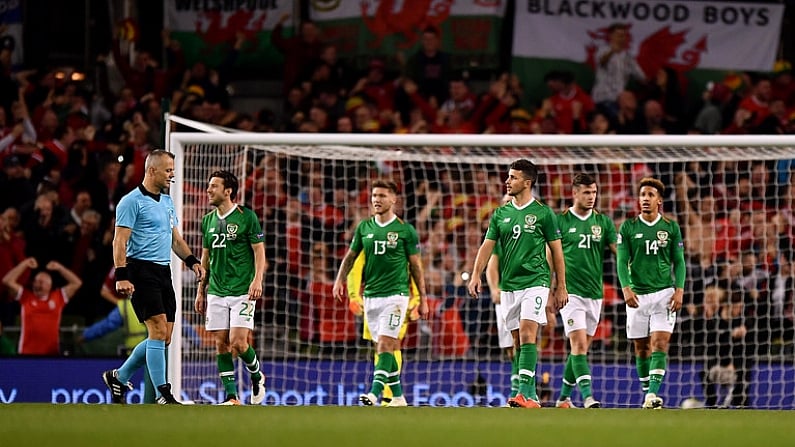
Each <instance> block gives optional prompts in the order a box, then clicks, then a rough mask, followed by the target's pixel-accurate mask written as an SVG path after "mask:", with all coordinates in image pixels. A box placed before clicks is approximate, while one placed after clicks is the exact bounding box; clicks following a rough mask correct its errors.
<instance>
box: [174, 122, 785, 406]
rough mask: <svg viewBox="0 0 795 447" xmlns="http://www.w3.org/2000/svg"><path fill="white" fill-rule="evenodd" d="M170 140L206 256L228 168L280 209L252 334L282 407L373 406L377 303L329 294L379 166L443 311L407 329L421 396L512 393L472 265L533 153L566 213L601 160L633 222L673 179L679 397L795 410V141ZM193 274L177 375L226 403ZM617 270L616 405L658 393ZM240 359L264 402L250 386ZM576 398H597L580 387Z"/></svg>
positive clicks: (437, 401) (555, 347) (611, 302)
mask: <svg viewBox="0 0 795 447" xmlns="http://www.w3.org/2000/svg"><path fill="white" fill-rule="evenodd" d="M169 140H170V150H171V151H173V152H174V153H175V154H176V169H177V183H176V184H175V185H174V186H173V187H172V189H173V191H172V195H173V196H174V199H175V203H176V205H177V207H178V209H179V213H180V215H181V225H182V231H183V233H184V235H185V238H186V240H187V242H188V243H189V244H190V245H191V247H192V248H193V250H194V252H195V253H200V249H201V234H200V222H201V217H202V216H203V215H204V214H205V213H206V212H208V211H209V210H210V206H209V204H208V202H207V197H206V193H205V189H206V185H207V181H208V176H209V175H210V173H211V172H212V171H214V170H216V169H226V170H230V171H232V172H233V173H235V174H236V175H237V176H238V177H239V178H240V180H241V191H240V194H239V197H240V200H239V201H241V202H244V203H245V204H247V205H248V206H250V207H251V208H253V209H254V211H255V212H256V213H257V214H258V215H259V217H260V219H261V221H262V225H263V230H264V233H265V235H266V257H267V259H268V263H269V268H268V271H267V273H266V277H265V287H264V290H265V293H264V298H263V299H262V300H261V301H260V302H259V303H258V308H257V314H256V320H257V321H256V326H255V331H254V337H253V340H252V345H253V346H254V347H255V349H256V351H257V353H258V355H259V357H260V360H261V364H262V370H263V372H264V373H265V374H266V375H267V377H268V383H267V388H268V391H267V396H266V401H265V404H267V405H306V404H312V405H357V397H358V395H359V394H360V393H362V392H366V389H365V386H369V383H370V379H371V374H372V369H373V366H372V363H373V354H374V349H373V345H372V343H371V342H370V341H366V340H363V339H362V336H361V330H362V320H361V317H359V316H356V315H354V314H353V313H352V312H351V311H350V310H349V307H348V303H338V302H336V301H335V300H334V299H333V297H332V293H331V289H332V285H333V281H334V276H335V274H336V271H337V269H338V267H339V265H340V261H341V259H342V256H343V255H344V254H345V252H346V250H347V246H348V243H349V241H350V235H351V231H352V230H353V228H355V225H356V223H358V222H359V221H360V220H361V219H363V218H365V217H367V216H368V215H369V213H370V211H369V209H370V208H369V192H370V186H369V185H370V182H371V181H372V180H373V179H375V178H388V179H391V180H394V181H395V182H396V183H397V184H398V185H399V188H400V200H399V202H398V205H397V211H398V214H399V215H400V216H401V217H402V218H403V219H405V220H407V221H408V222H410V223H412V224H413V225H414V226H415V227H416V228H417V231H418V234H419V236H420V239H421V243H422V258H423V265H424V268H425V273H426V282H427V285H428V296H429V302H430V308H431V318H430V319H429V320H428V321H412V322H411V323H410V324H409V326H408V330H407V333H406V336H405V338H404V339H403V341H402V347H403V358H404V364H403V370H402V382H403V384H404V390H405V391H406V394H407V399H408V402H409V405H432V406H477V405H486V406H501V405H503V404H505V401H506V398H507V396H508V394H509V390H510V362H509V361H508V360H507V358H506V356H505V354H504V352H503V350H502V349H501V347H500V342H499V333H498V327H497V318H496V316H495V311H494V305H493V303H492V301H491V299H490V295H489V293H488V291H487V290H486V291H485V292H484V293H483V294H482V296H481V298H480V299H479V300H472V299H470V298H469V297H468V296H467V293H466V288H465V285H466V284H465V282H464V281H463V280H462V273H467V272H468V270H469V269H471V266H472V264H473V261H474V258H475V254H476V252H477V249H478V247H479V246H480V244H481V242H482V239H483V235H484V231H485V228H486V226H487V225H488V219H489V217H490V215H491V213H492V211H493V210H494V208H495V207H497V206H499V204H500V203H501V200H502V197H503V194H504V190H505V188H504V180H505V177H506V173H507V170H508V166H509V165H510V163H511V162H512V161H514V160H516V159H518V158H527V159H530V160H532V161H533V162H534V163H535V164H536V165H538V166H539V171H540V178H539V180H538V182H537V185H536V187H535V189H534V196H535V197H536V198H538V199H539V200H541V201H542V202H543V203H545V204H547V205H549V206H550V207H552V208H553V209H555V210H556V211H562V210H563V209H565V208H567V207H568V206H570V205H571V180H572V176H573V174H574V173H577V172H587V173H590V174H593V175H594V176H595V177H596V178H597V179H598V186H599V197H598V199H597V208H598V210H599V211H600V212H602V213H603V214H605V215H607V216H609V217H610V218H612V219H613V221H614V223H615V224H616V226H617V227H618V226H620V224H621V222H623V221H624V220H625V219H628V218H632V217H633V216H635V215H636V213H637V211H638V203H637V197H636V191H637V185H638V181H639V180H640V179H641V178H642V177H646V176H654V177H657V178H659V179H661V180H662V181H663V183H664V184H665V185H666V188H667V189H666V193H665V198H664V213H665V215H666V216H667V217H669V218H672V219H675V220H676V221H678V222H679V223H680V225H681V227H682V231H683V233H684V240H685V252H686V263H687V281H686V290H685V297H684V308H683V310H682V311H681V312H679V314H678V316H677V324H676V328H675V330H674V335H673V337H672V340H671V346H670V350H669V360H668V368H667V373H666V376H665V379H664V382H663V386H662V389H661V392H660V394H661V396H662V397H663V398H664V399H665V402H666V406H669V407H676V406H680V405H682V404H684V405H686V406H693V405H696V406H698V405H702V404H704V403H705V402H706V403H707V404H709V405H718V406H720V405H729V406H749V407H754V408H793V407H795V365H794V364H793V363H794V360H793V359H794V357H793V305H794V303H793V277H795V273H793V269H792V258H793V252H792V246H791V245H792V244H791V240H792V237H793V228H795V227H794V225H795V214H793V207H794V206H795V194H793V191H792V188H791V186H790V179H791V169H792V160H795V138H792V137H780V136H767V137H762V136H757V137H751V136H741V137H737V136H732V137H723V136H711V137H707V136H677V137H674V136H609V137H593V136H537V135H533V136H529V135H501V136H487V135H319V134H251V133H215V132H172V133H171V134H170V139H169ZM562 231H566V229H565V228H564V229H562ZM177 265H178V266H181V263H178V264H177ZM176 269H177V271H178V274H177V275H175V283H176V286H177V288H178V296H180V297H182V305H181V306H179V307H180V310H181V316H180V318H181V320H180V321H181V322H182V325H181V330H180V331H175V332H179V333H178V334H177V333H175V337H174V341H175V342H174V343H173V344H172V349H171V353H170V354H171V355H170V363H169V364H170V368H171V371H170V374H171V375H172V379H173V380H174V381H175V382H176V385H178V386H179V388H180V389H181V395H182V397H183V399H186V400H192V401H195V402H201V403H217V402H220V401H222V400H223V398H224V395H223V394H224V393H223V387H222V386H221V383H220V380H219V378H218V372H217V367H216V361H215V346H214V341H213V339H212V337H210V336H209V334H207V333H206V332H205V330H204V328H203V318H201V317H200V316H199V315H197V314H196V313H195V312H194V311H193V299H194V297H195V291H196V285H195V280H194V279H193V278H192V275H191V274H190V273H189V272H187V270H185V269H184V267H176ZM604 272H605V274H604V278H603V281H604V290H605V298H604V301H603V304H604V306H603V311H602V320H601V322H600V324H599V326H598V329H597V332H596V335H595V336H594V340H593V344H592V347H591V350H590V354H589V362H590V365H591V370H592V371H591V372H592V377H593V389H594V395H595V397H596V398H597V399H598V400H600V401H602V403H603V406H605V407H640V405H641V403H642V399H643V395H642V392H641V388H640V383H639V381H638V379H637V373H636V371H635V361H634V357H633V348H632V343H631V341H629V340H627V337H626V312H625V306H624V304H623V299H622V297H621V292H620V286H619V285H618V280H617V275H616V273H615V272H616V269H615V258H614V257H613V256H612V255H611V254H609V253H607V254H606V256H605V268H604ZM463 276H464V277H465V276H466V275H463ZM572 280H576V278H572ZM484 284H485V281H484ZM557 318H558V321H553V322H552V323H551V324H550V325H549V327H547V328H545V329H544V330H543V334H542V336H541V338H540V340H539V343H538V347H539V362H538V368H537V377H538V380H537V381H538V382H539V395H540V396H541V398H542V399H547V400H548V401H549V403H550V404H551V403H552V402H554V399H556V398H557V395H558V392H559V390H560V387H561V378H562V373H563V367H564V364H565V360H566V355H567V342H566V339H565V337H564V335H563V329H562V324H563V323H562V321H560V316H558V317H557ZM238 371H239V376H240V380H239V382H238V383H239V384H240V386H241V392H242V393H241V395H242V396H243V397H244V398H246V399H247V393H248V391H249V389H250V381H249V379H248V377H246V374H243V371H244V370H243V369H242V367H239V368H238ZM573 399H574V401H575V403H579V404H581V399H580V398H579V395H578V393H577V392H576V391H575V393H574V396H573Z"/></svg>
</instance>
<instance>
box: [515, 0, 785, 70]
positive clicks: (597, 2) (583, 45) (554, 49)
mask: <svg viewBox="0 0 795 447" xmlns="http://www.w3.org/2000/svg"><path fill="white" fill-rule="evenodd" d="M783 15H784V5H780V4H764V3H728V2H685V1H679V2H676V1H643V2H641V1H629V0H518V1H517V6H516V16H515V23H514V36H513V55H514V56H515V57H534V58H549V59H568V60H572V61H577V62H587V63H592V62H593V57H594V54H595V52H596V50H597V48H599V47H601V46H603V45H606V44H607V28H608V27H609V26H610V25H611V24H613V23H625V24H628V25H629V26H630V29H629V33H630V36H631V37H630V40H631V49H630V51H631V52H632V54H635V55H636V58H637V60H638V63H639V64H640V66H641V67H642V68H643V69H644V71H646V73H647V74H651V73H653V71H650V70H653V69H654V68H659V67H662V66H664V65H669V66H672V67H673V68H676V69H678V70H680V71H688V70H692V69H695V68H711V69H720V70H752V71H770V70H772V68H773V63H774V61H775V58H776V50H777V49H778V44H779V36H780V35H781V22H782V18H783Z"/></svg>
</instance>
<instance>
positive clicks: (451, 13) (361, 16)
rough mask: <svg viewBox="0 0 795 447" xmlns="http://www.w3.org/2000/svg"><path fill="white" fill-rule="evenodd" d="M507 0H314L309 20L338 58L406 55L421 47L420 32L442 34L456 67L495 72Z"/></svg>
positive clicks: (443, 43)
mask: <svg viewBox="0 0 795 447" xmlns="http://www.w3.org/2000/svg"><path fill="white" fill-rule="evenodd" d="M505 4H506V2H505V1H504V0H471V1H454V0H411V1H409V0H362V1H347V0H346V1H341V0H314V1H312V2H311V4H310V11H309V13H310V18H311V19H312V20H314V21H315V22H317V24H318V26H320V27H321V28H322V29H323V36H324V39H325V40H326V41H327V42H330V43H334V44H336V45H337V47H338V48H339V52H340V55H341V56H343V57H347V58H350V59H351V60H356V59H357V58H358V59H361V60H360V62H365V61H366V60H368V59H369V58H370V57H372V56H381V57H385V58H387V59H389V58H391V57H393V56H394V55H395V54H396V53H397V52H398V51H403V52H405V53H406V55H407V56H408V55H409V54H411V53H412V52H414V51H416V50H417V48H418V47H419V42H420V37H421V35H422V30H423V29H425V28H427V27H435V28H437V29H439V30H440V31H441V38H442V49H443V50H444V51H446V52H448V53H450V54H451V55H452V63H453V65H454V68H474V67H478V68H496V67H497V66H498V64H499V50H500V49H499V38H500V29H501V27H502V20H503V16H504V15H505Z"/></svg>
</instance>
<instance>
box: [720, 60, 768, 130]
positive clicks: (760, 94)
mask: <svg viewBox="0 0 795 447" xmlns="http://www.w3.org/2000/svg"><path fill="white" fill-rule="evenodd" d="M751 83H752V87H751V90H750V92H749V94H748V96H746V97H745V98H743V99H742V101H740V104H739V105H738V106H737V111H736V112H735V115H734V121H733V122H732V123H731V124H730V125H729V126H728V127H726V128H725V129H723V133H726V134H744V133H756V132H757V129H758V127H759V126H760V125H761V124H762V122H763V121H764V120H765V118H767V117H768V115H770V91H771V87H770V79H769V78H767V77H766V76H761V75H757V76H754V77H752V78H751Z"/></svg>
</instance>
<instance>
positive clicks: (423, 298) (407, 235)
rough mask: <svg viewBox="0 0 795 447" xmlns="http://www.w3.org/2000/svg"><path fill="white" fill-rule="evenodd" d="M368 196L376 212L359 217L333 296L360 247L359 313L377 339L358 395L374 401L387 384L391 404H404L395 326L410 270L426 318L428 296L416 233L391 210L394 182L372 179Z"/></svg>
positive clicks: (404, 305)
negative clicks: (364, 388) (366, 384)
mask: <svg viewBox="0 0 795 447" xmlns="http://www.w3.org/2000/svg"><path fill="white" fill-rule="evenodd" d="M370 201H371V203H372V205H373V211H374V212H375V216H373V217H371V218H369V219H366V220H363V221H361V222H359V224H358V226H357V227H356V231H355V232H354V234H353V238H352V240H351V245H350V248H349V249H348V253H346V254H345V257H344V258H343V259H342V264H341V265H340V269H339V272H337V279H336V280H335V281H334V289H333V293H334V296H335V297H336V298H337V300H338V301H342V300H343V299H345V298H347V296H348V295H347V294H346V293H345V283H346V281H347V278H348V274H349V273H350V271H351V269H352V268H353V265H354V263H355V262H356V258H357V257H358V256H359V253H360V252H364V272H363V275H362V278H363V279H362V280H363V282H364V313H365V317H366V318H365V320H366V321H367V325H368V328H369V329H370V334H371V335H372V337H373V340H377V346H376V350H377V352H378V363H376V365H375V371H373V383H372V385H371V386H370V392H369V393H367V394H362V395H361V396H360V397H359V401H360V402H361V403H362V404H364V405H366V406H372V405H375V404H376V403H377V401H378V396H379V395H380V394H381V393H382V391H383V390H384V387H385V386H389V387H390V388H391V390H392V402H390V403H389V406H390V407H405V406H406V405H407V404H408V403H407V402H406V397H405V396H404V395H403V388H402V387H401V385H400V369H399V366H398V363H397V361H396V360H395V356H394V354H393V353H394V352H395V351H397V350H399V349H400V340H399V335H400V329H401V327H402V326H403V321H404V319H405V318H407V312H406V311H407V309H408V306H409V275H411V278H412V279H413V280H414V282H415V283H416V284H417V289H418V291H419V295H420V303H419V314H420V317H421V318H423V319H427V318H428V300H427V295H426V294H425V278H424V275H423V272H422V262H421V259H420V246H419V238H418V237H417V230H415V229H414V226H413V225H411V224H409V223H407V222H404V221H403V220H402V219H400V218H399V217H398V216H397V215H396V214H395V211H394V206H395V202H396V201H397V185H395V183H393V182H390V181H384V180H376V181H374V182H373V185H372V196H371V198H370Z"/></svg>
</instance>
